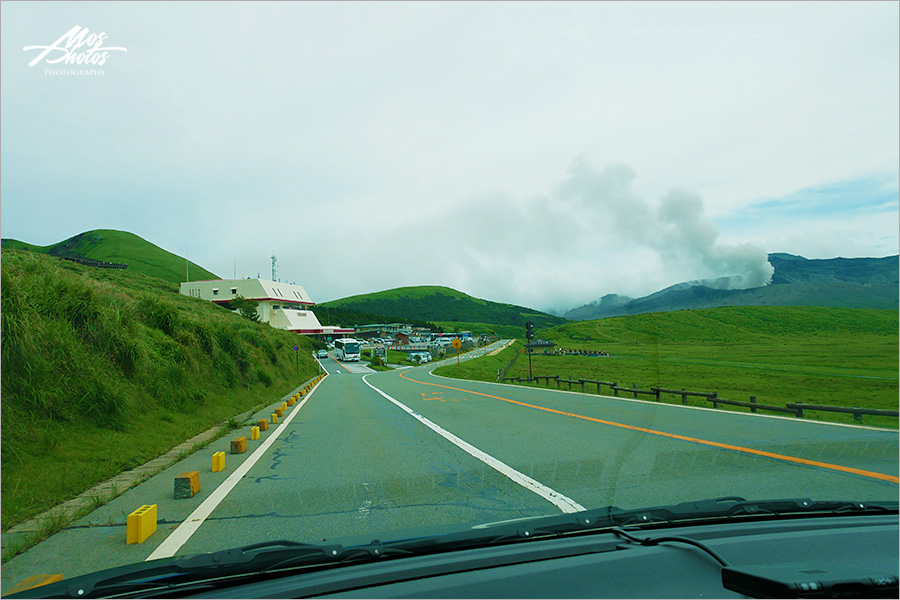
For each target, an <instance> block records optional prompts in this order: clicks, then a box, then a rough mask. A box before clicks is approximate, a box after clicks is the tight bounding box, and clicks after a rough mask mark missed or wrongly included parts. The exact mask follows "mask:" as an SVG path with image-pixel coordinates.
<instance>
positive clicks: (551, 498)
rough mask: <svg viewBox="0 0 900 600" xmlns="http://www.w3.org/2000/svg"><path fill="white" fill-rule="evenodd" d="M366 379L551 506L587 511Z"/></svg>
mask: <svg viewBox="0 0 900 600" xmlns="http://www.w3.org/2000/svg"><path fill="white" fill-rule="evenodd" d="M366 377H368V375H366V376H365V377H363V378H362V380H363V382H364V383H365V384H366V385H367V386H369V387H370V388H372V389H373V390H375V391H376V392H378V393H379V394H381V395H382V396H384V397H385V398H387V399H388V400H389V401H390V402H393V403H394V404H395V405H396V406H397V407H399V408H400V409H401V410H403V411H404V412H406V413H408V414H409V415H410V416H412V417H413V418H414V419H416V420H417V421H419V422H420V423H422V424H423V425H425V426H426V427H428V428H429V429H431V430H432V431H434V432H435V433H436V434H438V435H439V436H441V437H442V438H444V439H445V440H447V441H448V442H450V443H452V444H454V445H456V446H457V447H459V448H460V449H462V450H465V451H466V452H468V453H469V454H471V455H472V456H474V457H475V458H477V459H478V460H480V461H481V462H483V463H484V464H486V465H487V466H489V467H491V468H492V469H495V470H496V471H498V472H500V473H501V474H503V475H505V476H506V477H508V478H509V479H511V480H512V481H514V482H515V483H517V484H519V485H521V486H522V487H524V488H525V489H527V490H528V491H530V492H534V493H535V494H537V495H538V496H540V497H541V498H543V499H544V500H547V501H548V502H550V503H551V504H553V505H554V506H556V508H558V509H559V510H561V511H562V512H564V513H573V512H579V511H582V510H587V509H586V508H585V507H583V506H582V505H580V504H578V503H577V502H575V501H574V500H572V499H571V498H568V497H566V496H564V495H562V494H560V493H559V492H557V491H556V490H553V489H551V488H549V487H547V486H546V485H544V484H543V483H541V482H539V481H537V480H535V479H532V478H531V477H529V476H528V475H525V474H524V473H520V472H519V471H516V470H515V469H513V468H512V467H510V466H509V465H507V464H506V463H504V462H502V461H499V460H497V459H496V458H494V457H493V456H491V455H490V454H488V453H487V452H483V451H482V450H479V449H478V448H476V447H475V446H473V445H472V444H470V443H469V442H466V441H465V440H462V439H460V438H459V437H457V436H455V435H453V434H452V433H450V432H449V431H447V430H446V429H444V428H443V427H441V426H440V425H437V424H436V423H434V422H433V421H430V420H428V419H427V418H425V417H423V416H422V415H420V414H419V413H417V412H416V411H414V410H413V409H411V408H409V407H408V406H406V405H405V404H403V403H402V402H399V401H397V400H395V399H394V398H392V397H390V396H388V395H387V394H386V393H384V392H382V391H381V390H379V389H378V388H377V387H375V386H374V385H372V384H371V383H369V382H368V381H366Z"/></svg>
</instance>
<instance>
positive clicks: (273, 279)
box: [272, 250, 278, 281]
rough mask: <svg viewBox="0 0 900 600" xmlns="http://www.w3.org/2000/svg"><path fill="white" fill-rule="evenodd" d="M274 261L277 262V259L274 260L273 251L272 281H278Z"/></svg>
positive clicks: (273, 252)
mask: <svg viewBox="0 0 900 600" xmlns="http://www.w3.org/2000/svg"><path fill="white" fill-rule="evenodd" d="M276 261H278V259H277V258H275V251H274V250H272V281H278V279H276V278H277V276H278V268H277V267H276V266H275V263H276Z"/></svg>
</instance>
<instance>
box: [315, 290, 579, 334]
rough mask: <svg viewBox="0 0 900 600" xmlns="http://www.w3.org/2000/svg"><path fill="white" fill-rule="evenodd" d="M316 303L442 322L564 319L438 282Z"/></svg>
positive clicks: (513, 322) (512, 323)
mask: <svg viewBox="0 0 900 600" xmlns="http://www.w3.org/2000/svg"><path fill="white" fill-rule="evenodd" d="M319 306H322V307H326V308H328V307H340V308H346V309H350V310H355V311H359V312H365V313H374V314H380V315H386V316H389V317H394V318H399V317H406V318H411V319H421V320H427V321H432V322H441V323H453V322H465V323H487V324H492V325H510V326H518V327H524V325H525V321H533V322H534V324H535V326H536V327H546V326H551V325H557V324H560V323H565V322H566V320H565V319H563V318H561V317H554V316H553V315H548V314H546V313H542V312H540V311H537V310H534V309H531V308H524V307H522V306H515V305H513V304H501V303H499V302H491V301H489V300H481V299H479V298H473V297H472V296H469V295H468V294H464V293H462V292H459V291H456V290H454V289H451V288H447V287H440V286H417V287H402V288H395V289H392V290H386V291H383V292H376V293H373V294H363V295H359V296H351V297H349V298H342V299H340V300H332V301H331V302H323V303H322V304H320V305H319Z"/></svg>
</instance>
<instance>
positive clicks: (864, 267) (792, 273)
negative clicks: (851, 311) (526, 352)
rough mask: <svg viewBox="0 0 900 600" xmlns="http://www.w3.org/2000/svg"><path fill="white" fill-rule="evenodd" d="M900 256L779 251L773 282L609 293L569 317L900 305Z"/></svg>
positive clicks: (774, 257)
mask: <svg viewBox="0 0 900 600" xmlns="http://www.w3.org/2000/svg"><path fill="white" fill-rule="evenodd" d="M898 259H900V256H898V255H893V256H886V257H881V258H840V257H839V258H829V259H808V258H804V257H802V256H798V255H794V254H787V253H773V254H769V262H770V263H771V264H772V266H773V267H775V273H774V274H773V276H772V282H771V283H770V284H769V285H767V286H764V287H755V288H748V289H728V283H729V280H731V278H728V277H720V278H718V279H712V280H700V281H695V282H683V283H677V284H674V285H671V286H669V287H667V288H664V289H662V290H659V291H657V292H654V293H652V294H649V295H647V296H643V297H641V298H630V297H628V296H621V295H617V294H607V295H605V296H603V297H601V298H599V299H597V300H595V301H594V302H591V303H588V304H585V305H582V306H580V307H577V308H573V309H572V310H569V311H567V312H565V313H564V314H563V317H565V318H567V319H570V320H575V321H585V320H593V319H604V318H607V317H617V316H627V315H636V314H642V313H646V312H668V311H673V310H687V309H696V308H716V307H719V306H833V307H844V308H898V306H900V294H898V283H900V276H898V272H900V271H898V267H900V260H898Z"/></svg>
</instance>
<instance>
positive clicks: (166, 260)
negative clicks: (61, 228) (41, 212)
mask: <svg viewBox="0 0 900 600" xmlns="http://www.w3.org/2000/svg"><path fill="white" fill-rule="evenodd" d="M14 249H18V250H24V249H27V250H31V251H32V252H38V253H41V254H49V255H50V256H60V257H62V256H66V257H73V258H88V259H93V260H102V261H106V262H113V263H125V264H127V265H128V270H129V271H131V272H134V273H141V274H142V275H148V276H150V277H157V278H159V279H163V280H165V281H169V282H172V283H181V282H182V281H185V275H186V274H187V275H189V278H190V280H191V281H196V280H201V279H219V277H218V276H217V275H214V274H213V273H210V272H209V271H207V270H206V269H204V268H203V267H200V266H198V265H196V264H194V263H189V264H188V265H187V266H188V268H187V269H185V260H184V257H181V256H178V255H177V254H172V253H171V252H168V251H166V250H163V249H162V248H160V247H159V246H156V245H154V244H151V243H150V242H148V241H147V240H145V239H143V238H141V237H139V236H136V235H134V234H133V233H128V232H127V231H115V230H112V229H95V230H93V231H86V232H84V233H80V234H78V235H76V236H74V237H71V238H69V239H67V240H65V241H62V242H59V243H57V244H52V245H50V246H35V245H34V244H28V243H26V242H20V241H18V240H13V239H6V240H3V250H14Z"/></svg>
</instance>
